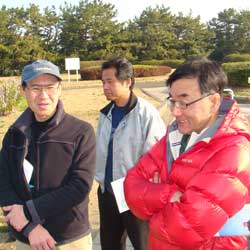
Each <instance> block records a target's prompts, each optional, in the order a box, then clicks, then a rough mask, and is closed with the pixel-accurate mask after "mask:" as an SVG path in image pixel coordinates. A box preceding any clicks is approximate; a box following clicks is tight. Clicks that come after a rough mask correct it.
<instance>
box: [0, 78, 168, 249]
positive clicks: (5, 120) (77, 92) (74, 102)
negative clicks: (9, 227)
mask: <svg viewBox="0 0 250 250" xmlns="http://www.w3.org/2000/svg"><path fill="white" fill-rule="evenodd" d="M164 79H165V77H160V78H149V79H147V80H145V79H144V81H143V80H142V79H141V80H139V81H138V86H139V87H140V88H142V87H146V88H148V87H154V86H159V84H160V85H162V86H164V84H162V82H164ZM79 84H80V85H81V88H78V86H79ZM136 86H137V85H136ZM140 88H138V87H135V89H134V92H135V93H136V94H137V95H138V96H141V97H144V98H145V99H147V100H149V101H150V102H151V103H152V104H153V105H155V106H156V107H157V108H160V109H161V113H162V116H163V117H164V116H166V115H167V114H166V112H165V108H164V107H163V108H162V104H161V103H159V102H157V101H155V100H154V99H152V98H151V97H149V96H148V95H146V94H144V93H143V92H142V91H141V90H140ZM61 99H62V101H63V103H64V107H65V110H66V111H67V112H68V113H70V114H72V115H74V116H76V117H78V118H80V119H83V120H85V121H88V122H89V123H91V124H92V125H93V127H94V128H96V126H97V122H98V116H99V110H100V109H101V108H102V107H103V106H104V105H105V104H107V101H106V99H105V97H104V95H103V92H102V86H101V82H100V81H96V82H81V83H76V82H73V83H64V89H63V92H62V97H61ZM19 115H20V112H17V111H16V112H14V113H12V114H11V115H9V116H7V117H0V142H1V141H2V138H3V136H4V134H5V132H6V130H7V128H8V127H9V126H10V124H11V123H13V122H14V121H15V119H16V118H17V117H18V116H19ZM96 189H97V183H96V182H94V184H93V188H92V190H91V193H90V202H89V216H90V222H91V226H92V229H93V232H95V231H96V230H98V227H99V214H98V205H97V195H96ZM7 238H8V237H7V236H6V234H4V233H1V234H0V250H7V249H15V246H14V243H13V242H10V243H7V242H6V240H7Z"/></svg>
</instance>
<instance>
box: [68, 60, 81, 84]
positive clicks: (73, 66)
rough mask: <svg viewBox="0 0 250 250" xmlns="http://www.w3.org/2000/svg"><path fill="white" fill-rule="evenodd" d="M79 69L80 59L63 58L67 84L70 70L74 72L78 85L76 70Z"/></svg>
mask: <svg viewBox="0 0 250 250" xmlns="http://www.w3.org/2000/svg"><path fill="white" fill-rule="evenodd" d="M79 69H80V58H79V57H77V58H65V70H67V71H68V82H70V70H75V71H76V81H77V83H78V70H79Z"/></svg>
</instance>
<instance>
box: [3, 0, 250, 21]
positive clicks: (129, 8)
mask: <svg viewBox="0 0 250 250" xmlns="http://www.w3.org/2000/svg"><path fill="white" fill-rule="evenodd" d="M48 2H49V3H48ZM64 2H65V0H53V1H51V3H50V1H48V0H33V1H30V0H9V1H6V0H0V5H1V6H2V5H6V6H7V7H22V6H23V7H28V6H29V3H34V4H37V5H39V6H40V8H41V9H43V8H45V7H46V6H49V7H51V6H52V5H54V6H55V7H56V8H59V6H63V5H64ZM67 2H68V3H71V4H73V5H77V4H78V3H79V0H70V1H67ZM103 2H107V3H111V4H113V5H115V8H116V9H117V11H118V15H117V19H118V21H120V22H123V21H127V20H129V19H133V18H134V17H135V16H137V17H139V16H140V14H141V13H142V11H143V10H144V9H145V8H146V7H149V6H151V7H153V8H154V7H156V5H160V6H161V5H164V6H165V7H170V11H171V13H173V14H178V13H179V12H182V13H183V14H184V15H188V14H189V13H190V11H191V12H192V16H193V17H196V16H198V15H199V16H200V17H201V21H202V22H207V21H209V20H211V19H212V18H213V17H217V14H218V13H219V12H221V11H223V10H224V9H228V8H234V9H236V10H238V11H240V10H249V11H250V0H208V1H202V0H103Z"/></svg>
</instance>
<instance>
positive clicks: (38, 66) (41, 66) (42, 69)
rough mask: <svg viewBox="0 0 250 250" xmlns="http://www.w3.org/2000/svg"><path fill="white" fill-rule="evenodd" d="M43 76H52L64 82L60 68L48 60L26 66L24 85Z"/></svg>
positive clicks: (24, 69) (23, 75)
mask: <svg viewBox="0 0 250 250" xmlns="http://www.w3.org/2000/svg"><path fill="white" fill-rule="evenodd" d="M42 74H50V75H53V76H56V77H57V78H58V79H59V80H62V78H61V75H60V71H59V68H58V67H57V66H56V65H55V64H53V63H52V62H49V61H46V60H37V61H34V62H33V63H31V64H28V65H26V66H25V67H24V68H23V71H22V80H21V81H22V85H24V84H26V83H28V82H30V81H31V80H33V79H35V78H36V77H38V76H40V75H42Z"/></svg>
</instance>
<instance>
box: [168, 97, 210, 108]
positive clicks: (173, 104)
mask: <svg viewBox="0 0 250 250" xmlns="http://www.w3.org/2000/svg"><path fill="white" fill-rule="evenodd" d="M210 95H212V93H205V94H203V95H202V96H201V97H200V98H198V99H196V100H194V101H192V102H188V103H185V102H183V101H175V100H172V99H171V96H168V97H167V103H168V105H169V107H170V108H174V107H175V108H179V109H181V110H185V109H187V108H188V107H189V106H190V105H192V104H194V103H196V102H199V101H201V100H203V99H204V98H206V97H208V96H210ZM176 103H179V104H181V105H177V106H176Z"/></svg>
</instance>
